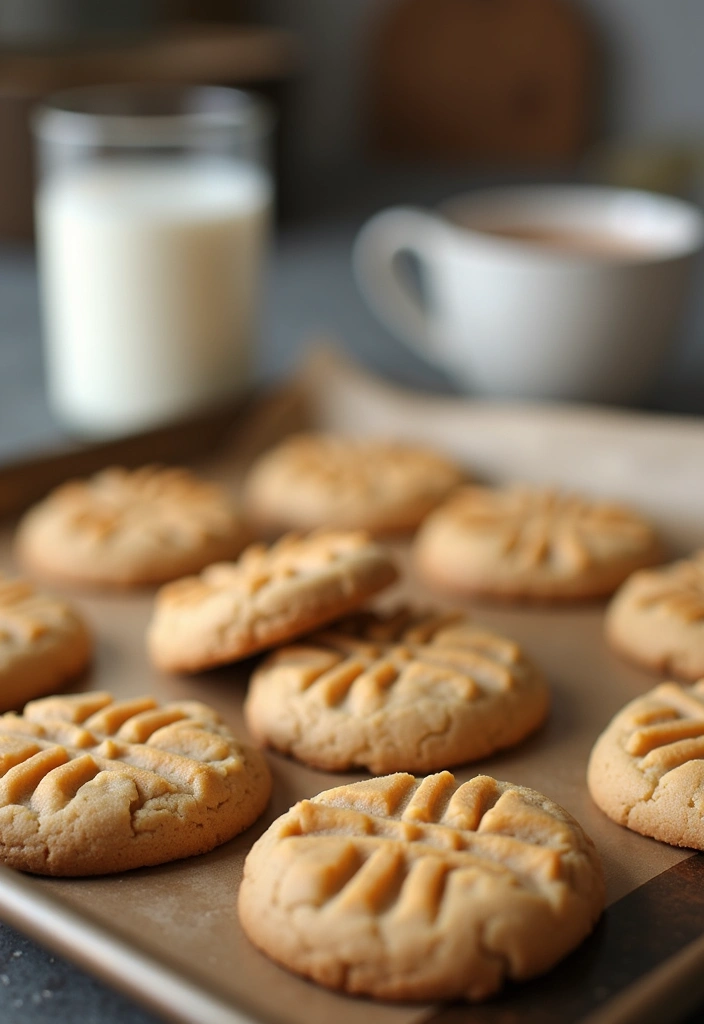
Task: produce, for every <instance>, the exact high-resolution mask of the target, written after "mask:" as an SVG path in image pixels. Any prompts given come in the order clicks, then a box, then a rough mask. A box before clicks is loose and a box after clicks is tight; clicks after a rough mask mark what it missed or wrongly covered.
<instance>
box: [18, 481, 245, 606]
mask: <svg viewBox="0 0 704 1024" xmlns="http://www.w3.org/2000/svg"><path fill="white" fill-rule="evenodd" d="M246 542H247V534H246V532H245V528H244V526H243V521H242V518H241V517H240V514H239V512H238V511H237V509H236V508H235V507H234V505H233V503H232V500H231V499H230V497H229V496H228V495H227V494H226V493H225V491H223V490H222V489H221V488H220V487H217V486H216V485H215V484H211V483H206V482H205V481H204V480H200V479H198V477H196V476H194V474H193V473H191V472H189V471H188V470H186V469H165V468H163V467H158V466H145V467H144V468H142V469H137V470H125V469H118V468H113V469H106V470H104V471H103V472H102V473H98V474H97V475H96V476H94V477H91V478H90V479H89V480H75V481H72V482H70V483H67V484H64V485H63V486H62V487H59V488H57V489H56V490H55V491H53V492H52V493H51V494H50V495H49V496H48V497H47V498H45V499H44V501H42V502H40V503H39V504H38V505H35V507H34V508H32V509H30V511H29V512H28V513H27V514H26V515H25V516H24V518H23V519H22V521H21V522H20V526H19V530H18V534H17V552H18V555H19V557H20V559H21V560H22V561H23V562H24V563H25V565H27V566H28V567H30V568H31V569H34V570H36V571H37V572H39V573H42V574H46V575H49V576H53V577H57V578H59V579H64V580H68V581H72V582H76V583H83V584H91V585H95V586H101V587H112V586H118V587H123V586H141V585H146V584H154V583H164V582H166V581H167V580H173V579H177V578H178V577H179V576H183V575H185V574H186V573H188V572H198V571H199V570H200V569H202V568H203V567H204V566H206V565H209V564H210V563H211V562H214V561H217V560H218V559H222V558H233V557H234V556H235V555H237V554H238V553H239V552H240V551H241V550H242V547H243V546H244V544H245V543H246Z"/></svg>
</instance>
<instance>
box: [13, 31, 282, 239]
mask: <svg viewBox="0 0 704 1024" xmlns="http://www.w3.org/2000/svg"><path fill="white" fill-rule="evenodd" d="M297 52H298V48H297V44H296V41H295V40H294V38H293V37H292V36H291V35H290V34H288V33H286V32H280V31H278V30H275V29H268V28H254V27H244V26H235V25H212V24H208V25H198V24H184V25H175V26H172V27H170V28H168V29H165V30H163V31H162V32H160V33H157V34H155V35H150V36H146V37H145V38H144V39H142V40H140V41H139V42H132V43H130V44H124V43H123V44H120V45H111V46H103V47H98V46H92V47H91V48H90V49H62V50H52V51H47V52H41V53H39V52H35V53H26V54H22V53H14V52H6V53H4V54H0V240H1V239H4V238H30V237H31V234H32V195H33V191H34V179H33V171H32V166H33V164H32V140H31V136H30V131H29V113H30V111H31V109H32V107H33V106H34V105H35V104H36V103H37V102H39V101H40V100H41V99H42V97H43V96H46V95H47V94H49V93H52V92H55V91H57V90H59V89H70V88H73V87H74V86H84V85H100V84H103V83H109V84H118V83H127V82H176V83H179V82H183V83H188V84H190V83H197V84H214V85H242V86H246V87H248V88H262V87H271V85H272V84H276V83H280V82H282V81H284V80H285V79H286V78H288V77H289V76H290V75H291V74H292V73H293V71H294V69H295V67H296V64H297Z"/></svg>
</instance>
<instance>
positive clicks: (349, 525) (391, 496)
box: [245, 434, 467, 534]
mask: <svg viewBox="0 0 704 1024" xmlns="http://www.w3.org/2000/svg"><path fill="white" fill-rule="evenodd" d="M466 476H467V474H466V473H464V472H463V471H462V470H461V469H460V467H459V466H457V465H455V464H454V463H452V462H451V461H450V460H449V459H446V458H444V457H443V456H442V455H440V454H438V453H437V452H434V451H431V450H429V449H427V448H422V447H420V446H417V445H411V444H402V443H400V442H397V441H383V440H378V439H355V438H351V437H342V436H336V435H333V434H296V435H294V436H293V437H289V438H287V440H285V441H283V442H282V443H281V444H279V445H278V446H277V447H276V448H274V449H272V450H271V451H269V452H266V453H265V454H264V455H263V456H262V457H261V458H260V459H259V460H258V461H257V462H256V463H255V464H254V466H253V467H252V469H251V471H250V473H249V476H248V478H247V481H246V484H245V502H246V506H247V509H248V512H249V514H250V516H251V518H252V521H253V523H254V524H255V525H257V526H258V527H259V528H260V529H261V530H262V531H263V532H266V533H282V532H283V531H285V530H312V529H316V528H318V527H331V528H334V529H352V530H356V529H361V530H369V531H370V532H371V533H375V534H383V533H402V532H409V531H412V530H415V529H416V527H417V526H418V525H419V523H420V522H421V521H422V520H423V519H424V518H425V516H426V515H427V514H428V512H430V511H431V509H433V508H435V506H436V505H438V504H439V503H440V502H441V501H442V500H443V499H444V498H446V497H447V495H448V494H449V493H450V491H451V490H452V489H453V488H454V487H456V486H457V485H458V484H459V483H461V482H462V480H463V479H466Z"/></svg>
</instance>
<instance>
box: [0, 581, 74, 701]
mask: <svg viewBox="0 0 704 1024" xmlns="http://www.w3.org/2000/svg"><path fill="white" fill-rule="evenodd" d="M90 656H91V639H90V634H89V632H88V629H87V627H86V624H85V622H84V621H83V619H82V618H81V616H80V615H79V614H78V612H77V611H75V610H74V609H73V608H72V607H71V605H69V604H67V603H66V602H65V601H61V600H59V598H57V597H51V596H50V595H49V594H43V593H41V592H39V591H37V590H35V589H34V587H33V586H32V585H31V584H30V583H27V582H26V581H25V580H19V579H10V578H9V577H6V576H3V575H2V574H0V711H7V710H8V709H9V708H21V707H22V705H23V704H24V703H25V702H26V701H28V700H31V698H32V697H39V696H40V695H41V694H44V693H51V692H52V691H53V690H58V689H60V688H61V687H62V686H63V685H64V684H65V683H66V682H68V680H69V679H73V678H74V677H75V676H77V675H79V674H80V673H81V672H82V671H83V670H84V668H85V667H86V665H87V664H88V662H89V661H90Z"/></svg>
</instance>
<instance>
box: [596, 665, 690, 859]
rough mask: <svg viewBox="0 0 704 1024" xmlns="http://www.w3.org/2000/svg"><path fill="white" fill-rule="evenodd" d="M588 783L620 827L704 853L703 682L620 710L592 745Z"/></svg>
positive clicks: (653, 693) (652, 694)
mask: <svg viewBox="0 0 704 1024" xmlns="http://www.w3.org/2000/svg"><path fill="white" fill-rule="evenodd" d="M587 781H588V784H589V792H590V793H591V795H592V797H593V799H594V801H595V802H596V803H597V804H598V806H599V807H600V808H601V809H602V811H604V813H605V814H608V816H609V817H610V818H611V819H612V820H613V821H615V822H617V823H618V824H619V825H625V826H626V827H627V828H630V829H633V831H634V832H640V833H642V834H643V835H645V836H653V837H654V838H655V839H661V840H662V841H663V842H665V843H670V844H671V845H672V846H692V847H694V848H695V849H697V850H704V679H700V680H699V682H698V683H695V684H694V686H684V685H682V684H680V683H661V684H660V686H656V687H655V688H654V689H653V690H650V691H649V692H648V693H646V694H644V695H643V696H642V697H637V698H636V699H635V700H632V701H631V702H630V704H627V705H626V706H625V708H623V709H622V710H621V711H619V713H618V714H617V715H616V716H615V717H614V718H613V720H612V721H611V722H610V724H609V725H608V726H607V727H606V729H605V730H604V732H603V733H602V734H601V736H600V737H599V739H598V740H597V741H596V744H595V746H594V749H593V750H592V754H591V758H590V760H589V770H588V775H587Z"/></svg>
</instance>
